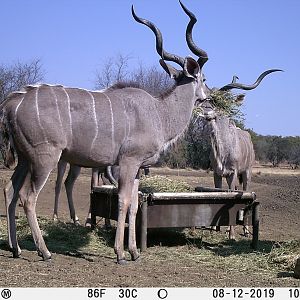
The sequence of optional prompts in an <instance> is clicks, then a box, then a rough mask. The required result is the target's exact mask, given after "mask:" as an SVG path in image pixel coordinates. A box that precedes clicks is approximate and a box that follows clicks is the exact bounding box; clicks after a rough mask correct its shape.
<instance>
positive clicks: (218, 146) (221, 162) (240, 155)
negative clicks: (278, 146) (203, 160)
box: [202, 69, 281, 239]
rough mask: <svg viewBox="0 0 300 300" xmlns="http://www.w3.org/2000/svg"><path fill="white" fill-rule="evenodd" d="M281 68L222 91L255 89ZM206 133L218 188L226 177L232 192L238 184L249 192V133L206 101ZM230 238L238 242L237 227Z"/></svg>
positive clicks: (240, 98)
mask: <svg viewBox="0 0 300 300" xmlns="http://www.w3.org/2000/svg"><path fill="white" fill-rule="evenodd" d="M276 71H281V70H278V69H272V70H267V71H265V72H263V73H262V74H261V75H260V76H259V77H258V79H257V80H256V82H255V83H254V84H252V85H245V84H240V83H237V82H236V79H238V77H236V76H234V77H233V80H232V83H231V84H228V85H226V86H224V87H223V88H221V89H220V90H222V91H228V90H230V89H233V88H238V89H244V90H252V89H254V88H256V87H257V86H258V85H259V84H260V83H261V81H262V80H263V78H264V77H265V76H267V75H268V74H270V73H272V72H276ZM244 96H245V95H239V96H238V97H237V101H243V99H244ZM202 107H203V110H204V118H203V119H204V120H205V121H204V122H205V127H204V128H205V131H206V134H209V136H210V141H211V152H210V165H211V168H212V169H213V172H214V184H215V187H216V188H222V178H223V177H224V178H226V181H227V184H228V188H229V189H230V190H235V189H237V186H238V181H239V182H240V183H241V184H242V187H243V190H244V191H247V190H249V185H250V182H251V174H252V165H253V163H254V160H255V153H254V148H253V144H252V141H251V136H250V134H249V132H248V131H246V130H242V129H240V128H238V127H237V126H236V125H235V123H234V121H233V120H231V119H230V118H229V117H227V116H224V115H221V114H220V113H218V112H217V110H216V108H215V107H214V105H213V103H212V101H210V100H208V99H207V100H206V101H204V103H203V105H202ZM248 233H249V231H248V227H247V226H245V227H244V234H245V235H248ZM229 239H235V234H234V227H233V226H230V227H229Z"/></svg>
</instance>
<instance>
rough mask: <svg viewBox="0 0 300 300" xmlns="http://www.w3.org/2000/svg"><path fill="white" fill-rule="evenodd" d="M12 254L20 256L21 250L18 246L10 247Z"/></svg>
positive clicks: (16, 256) (14, 256)
mask: <svg viewBox="0 0 300 300" xmlns="http://www.w3.org/2000/svg"><path fill="white" fill-rule="evenodd" d="M10 250H11V252H12V255H13V258H19V257H20V256H21V251H20V250H19V249H18V248H11V249H10Z"/></svg>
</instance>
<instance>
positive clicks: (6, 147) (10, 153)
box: [0, 113, 17, 169]
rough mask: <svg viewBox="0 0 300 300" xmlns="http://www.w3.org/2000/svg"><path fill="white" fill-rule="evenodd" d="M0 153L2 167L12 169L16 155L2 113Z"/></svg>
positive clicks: (15, 161) (7, 125) (6, 122)
mask: <svg viewBox="0 0 300 300" xmlns="http://www.w3.org/2000/svg"><path fill="white" fill-rule="evenodd" d="M0 151H1V155H2V159H3V164H4V166H5V167H7V168H9V169H14V168H15V166H16V164H17V155H16V150H15V148H14V143H13V139H12V136H11V133H10V128H9V124H8V121H7V119H6V116H5V114H3V113H2V116H1V119H0Z"/></svg>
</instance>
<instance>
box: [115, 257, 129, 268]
mask: <svg viewBox="0 0 300 300" xmlns="http://www.w3.org/2000/svg"><path fill="white" fill-rule="evenodd" d="M117 264H118V265H121V266H125V265H127V264H128V261H127V260H126V259H125V258H123V259H118V260H117Z"/></svg>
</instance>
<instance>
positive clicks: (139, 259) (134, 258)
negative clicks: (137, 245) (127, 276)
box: [131, 255, 141, 262]
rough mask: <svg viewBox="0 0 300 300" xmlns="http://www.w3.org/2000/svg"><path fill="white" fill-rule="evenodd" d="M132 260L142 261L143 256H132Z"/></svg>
mask: <svg viewBox="0 0 300 300" xmlns="http://www.w3.org/2000/svg"><path fill="white" fill-rule="evenodd" d="M131 260H132V261H134V262H140V261H141V256H140V255H138V256H136V257H133V256H131Z"/></svg>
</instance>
